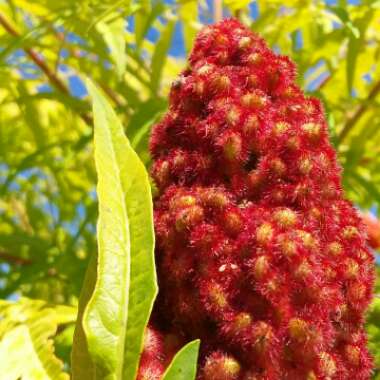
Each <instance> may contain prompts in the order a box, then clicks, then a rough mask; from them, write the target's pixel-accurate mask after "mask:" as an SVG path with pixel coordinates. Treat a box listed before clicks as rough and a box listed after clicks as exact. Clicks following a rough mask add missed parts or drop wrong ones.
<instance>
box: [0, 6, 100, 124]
mask: <svg viewBox="0 0 380 380" xmlns="http://www.w3.org/2000/svg"><path fill="white" fill-rule="evenodd" d="M0 25H2V26H3V28H4V29H5V30H6V31H7V32H8V33H9V34H11V35H12V36H14V37H20V33H19V32H18V31H17V30H16V29H15V28H14V27H13V26H12V25H11V24H10V23H9V21H8V20H7V19H6V18H5V17H4V15H3V14H2V13H0ZM23 50H24V51H25V53H26V54H27V55H28V56H29V58H30V59H31V60H32V61H33V62H34V63H35V64H36V65H37V66H38V67H39V68H40V69H41V71H43V73H44V74H45V75H46V76H47V78H48V80H49V81H50V83H51V84H52V85H53V86H54V87H55V88H56V89H57V90H58V91H60V92H62V93H63V94H65V95H68V96H71V94H70V91H69V89H68V87H67V86H66V84H65V83H64V82H63V81H62V79H61V78H59V77H58V76H57V75H56V73H55V72H54V71H53V70H51V69H50V67H49V66H48V65H47V64H46V62H45V61H44V60H43V58H42V57H41V56H40V55H39V54H38V53H37V52H36V51H35V50H34V49H32V48H28V47H25V48H24V49H23ZM79 116H80V117H81V118H82V119H83V120H84V121H85V122H86V123H87V124H90V125H91V124H92V118H91V116H90V115H88V114H86V113H80V114H79Z"/></svg>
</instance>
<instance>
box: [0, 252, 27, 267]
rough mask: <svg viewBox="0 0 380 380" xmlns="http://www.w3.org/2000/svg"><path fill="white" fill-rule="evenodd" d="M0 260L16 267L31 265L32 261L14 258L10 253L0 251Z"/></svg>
mask: <svg viewBox="0 0 380 380" xmlns="http://www.w3.org/2000/svg"><path fill="white" fill-rule="evenodd" d="M0 260H3V261H6V262H8V263H10V264H16V265H30V264H32V260H30V259H24V258H23V257H17V256H13V255H11V254H10V253H8V252H4V251H0Z"/></svg>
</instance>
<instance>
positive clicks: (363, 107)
mask: <svg viewBox="0 0 380 380" xmlns="http://www.w3.org/2000/svg"><path fill="white" fill-rule="evenodd" d="M379 92H380V81H379V82H377V83H376V84H375V85H374V86H373V88H372V90H371V91H370V92H369V94H368V96H367V99H366V101H365V102H364V103H362V104H361V105H360V107H359V108H358V109H357V110H356V112H355V113H354V114H353V116H352V117H351V118H350V119H348V120H347V122H346V124H345V125H344V127H343V129H342V131H341V132H340V134H339V136H338V144H341V143H342V141H343V140H344V138H345V137H346V136H347V134H348V133H349V132H350V130H351V129H352V128H353V127H354V126H355V124H356V123H357V122H358V120H359V119H360V118H361V117H362V116H363V114H364V113H365V112H366V111H367V109H368V103H370V102H371V101H372V100H374V99H375V98H376V96H377V94H378V93H379Z"/></svg>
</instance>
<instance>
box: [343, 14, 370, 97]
mask: <svg viewBox="0 0 380 380" xmlns="http://www.w3.org/2000/svg"><path fill="white" fill-rule="evenodd" d="M373 12H374V10H373V9H371V8H370V9H369V10H368V12H367V13H366V14H365V15H364V16H363V17H362V18H360V19H358V20H355V23H354V25H355V27H354V26H353V25H352V23H347V24H346V26H348V27H349V26H350V25H351V26H352V27H353V28H355V30H356V31H357V33H351V34H350V37H349V41H348V48H347V63H346V78H347V90H348V93H349V94H351V91H352V88H353V85H354V81H355V73H356V62H357V59H358V55H359V53H360V50H362V49H363V45H364V42H365V34H366V30H367V27H368V25H369V21H370V20H371V18H372V16H373ZM350 30H352V29H350Z"/></svg>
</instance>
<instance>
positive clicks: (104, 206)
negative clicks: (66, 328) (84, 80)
mask: <svg viewBox="0 0 380 380" xmlns="http://www.w3.org/2000/svg"><path fill="white" fill-rule="evenodd" d="M88 89H89V92H90V94H91V97H92V100H93V111H94V124H95V131H94V140H95V164H96V169H97V174H98V185H97V193H98V200H99V218H98V227H97V238H98V254H97V257H96V258H93V260H92V261H91V263H90V267H89V269H88V272H87V276H86V279H85V284H84V286H83V290H82V297H81V300H80V305H79V318H78V323H77V328H76V332H75V335H74V348H73V355H72V359H73V378H74V379H78V380H81V379H83V375H86V376H87V378H93V379H102V380H104V379H109V380H110V379H114V380H121V379H125V380H132V379H134V378H135V376H136V371H137V367H138V361H139V356H140V352H141V350H142V341H143V335H144V330H145V327H146V325H147V322H148V318H149V315H150V312H151V309H152V305H153V301H154V298H155V296H156V293H157V284H156V275H155V267H154V232H153V218H152V198H151V190H150V185H149V179H148V174H147V172H146V170H145V168H144V165H143V164H142V162H141V161H140V159H139V158H138V156H137V154H136V153H135V152H134V151H133V149H132V148H131V146H130V144H129V142H128V140H127V138H126V136H125V134H124V132H123V128H122V125H121V123H120V121H119V119H118V117H117V116H116V114H115V112H114V111H113V110H112V108H111V106H110V105H109V103H108V102H107V101H106V99H105V98H104V96H103V95H102V94H101V93H100V92H99V90H98V89H97V88H96V87H95V86H94V85H93V84H92V83H91V82H90V81H88ZM79 352H81V353H82V355H81V356H80V357H78V356H77V355H76V353H79ZM89 376H92V377H89Z"/></svg>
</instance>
